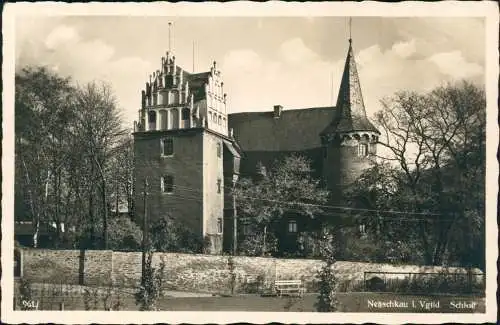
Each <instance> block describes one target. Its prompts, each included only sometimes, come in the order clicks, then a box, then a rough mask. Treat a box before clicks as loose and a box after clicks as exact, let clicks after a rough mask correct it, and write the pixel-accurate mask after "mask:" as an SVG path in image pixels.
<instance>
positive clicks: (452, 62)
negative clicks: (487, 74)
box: [428, 50, 483, 79]
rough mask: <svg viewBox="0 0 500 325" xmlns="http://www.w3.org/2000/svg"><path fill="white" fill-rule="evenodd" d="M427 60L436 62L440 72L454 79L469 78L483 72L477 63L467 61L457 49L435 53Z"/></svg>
mask: <svg viewBox="0 0 500 325" xmlns="http://www.w3.org/2000/svg"><path fill="white" fill-rule="evenodd" d="M428 60H429V61H430V62H432V63H434V64H436V66H437V67H438V69H439V71H441V73H443V74H446V75H448V76H451V77H452V78H454V79H462V78H470V77H474V76H477V75H479V74H481V73H483V68H482V67H481V66H480V65H479V64H477V63H474V62H468V61H467V60H466V59H465V58H464V56H463V55H462V52H460V51H458V50H456V51H451V52H442V53H437V54H434V55H432V56H430V57H429V58H428Z"/></svg>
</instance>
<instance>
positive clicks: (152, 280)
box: [135, 251, 165, 311]
mask: <svg viewBox="0 0 500 325" xmlns="http://www.w3.org/2000/svg"><path fill="white" fill-rule="evenodd" d="M152 259H153V252H151V251H149V252H148V255H147V258H146V265H145V270H144V271H145V274H144V277H143V279H142V283H141V286H140V287H139V291H137V292H136V294H135V303H136V304H137V305H138V306H139V310H141V311H154V310H158V308H157V302H158V300H159V299H160V298H161V297H163V288H164V275H165V261H164V260H163V259H162V260H161V262H160V267H159V268H158V269H155V268H154V267H153V266H152Z"/></svg>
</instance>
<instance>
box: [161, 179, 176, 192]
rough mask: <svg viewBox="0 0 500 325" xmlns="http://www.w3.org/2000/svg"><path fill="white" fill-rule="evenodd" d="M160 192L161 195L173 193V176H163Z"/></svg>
mask: <svg viewBox="0 0 500 325" xmlns="http://www.w3.org/2000/svg"><path fill="white" fill-rule="evenodd" d="M161 191H162V192H163V193H173V192H174V176H172V175H165V176H163V177H162V178H161Z"/></svg>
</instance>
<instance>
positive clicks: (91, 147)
mask: <svg viewBox="0 0 500 325" xmlns="http://www.w3.org/2000/svg"><path fill="white" fill-rule="evenodd" d="M75 110H76V111H77V112H78V116H77V121H76V132H75V133H76V135H77V137H76V139H78V142H80V150H82V152H83V156H84V161H85V162H86V164H87V166H88V168H87V177H88V178H87V180H88V182H89V183H88V186H89V188H88V189H89V192H88V193H87V195H88V211H89V219H90V220H89V221H90V223H91V231H90V240H91V241H94V240H95V238H94V236H95V222H97V220H96V216H95V213H96V211H95V207H97V206H98V205H99V204H100V209H99V210H100V211H98V213H99V212H100V213H101V214H102V232H103V240H104V247H105V248H106V247H107V243H108V240H107V228H108V226H107V224H108V212H109V204H108V202H109V201H108V193H107V188H108V186H109V184H108V175H109V174H110V170H109V168H110V167H111V160H112V157H113V156H114V155H115V154H116V153H117V150H119V148H120V146H119V144H120V142H119V141H120V139H121V138H122V137H123V136H124V135H125V134H126V130H124V129H123V128H122V124H121V120H120V115H119V113H118V108H117V104H116V100H115V97H114V95H113V92H112V90H111V87H110V86H109V85H107V84H98V83H96V82H91V83H89V84H86V85H84V86H82V87H79V88H78V90H77V94H76V97H75ZM98 196H100V198H99V197H98Z"/></svg>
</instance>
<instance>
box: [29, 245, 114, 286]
mask: <svg viewBox="0 0 500 325" xmlns="http://www.w3.org/2000/svg"><path fill="white" fill-rule="evenodd" d="M22 255H23V277H24V278H27V279H29V280H31V281H32V282H42V283H43V282H48V283H67V284H82V285H107V284H110V283H111V281H112V276H113V274H112V273H113V262H112V257H113V252H112V251H90V250H87V251H79V250H50V249H24V250H23V251H22Z"/></svg>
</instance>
